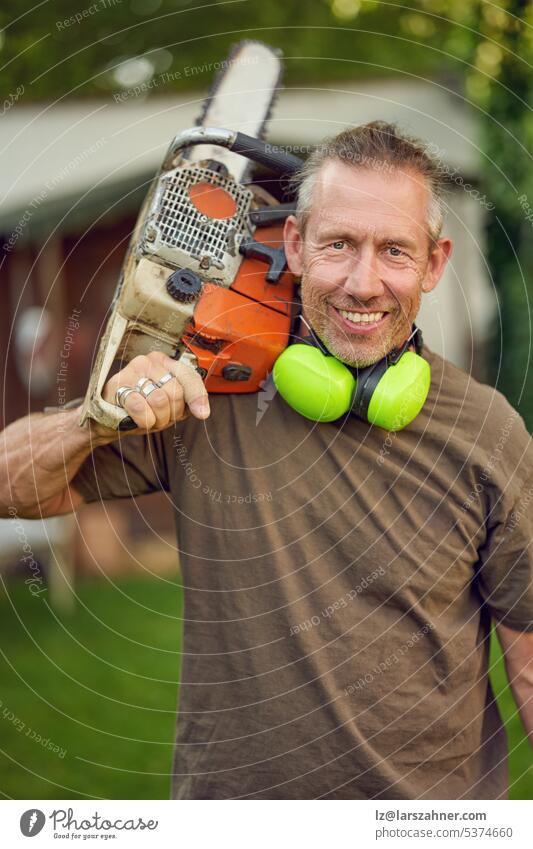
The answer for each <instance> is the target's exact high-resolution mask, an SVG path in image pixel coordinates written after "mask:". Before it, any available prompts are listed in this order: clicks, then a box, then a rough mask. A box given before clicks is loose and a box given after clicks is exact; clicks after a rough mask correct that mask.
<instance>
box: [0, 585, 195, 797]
mask: <svg viewBox="0 0 533 849" xmlns="http://www.w3.org/2000/svg"><path fill="white" fill-rule="evenodd" d="M78 594H79V603H78V606H77V610H76V612H75V614H74V615H72V616H69V617H65V618H63V619H61V618H59V617H58V616H57V615H56V614H54V612H53V611H52V610H50V608H49V607H48V606H47V605H46V604H45V603H43V599H44V596H43V597H42V598H32V597H31V596H30V594H29V593H28V591H27V589H26V588H25V587H24V586H16V587H13V585H10V589H9V598H7V597H6V596H2V597H0V669H1V672H0V680H1V682H2V683H1V686H0V699H1V700H2V703H3V704H2V706H1V707H0V748H1V750H2V751H1V753H0V790H1V791H2V793H3V794H4V795H5V796H7V797H11V798H19V799H21V798H26V799H39V798H68V799H70V798H90V797H99V798H106V799H107V798H110V799H120V798H122V799H165V798H168V796H169V777H168V776H169V772H170V770H171V756H172V746H173V740H174V730H175V718H176V704H177V691H178V678H179V651H180V644H181V620H180V615H181V590H180V587H179V578H178V577H176V579H175V582H174V583H172V582H169V581H168V579H166V580H163V579H158V580H143V579H130V580H123V579H122V580H120V581H118V582H116V584H115V585H113V584H111V583H110V582H108V581H107V580H105V579H98V580H95V581H91V582H84V583H82V584H80V585H79V587H78ZM11 713H13V714H14V715H15V719H11V718H10V714H11ZM4 714H7V715H4ZM21 723H24V727H21ZM19 728H21V730H19ZM28 728H30V729H31V731H30V732H29V734H28V733H27V732H28ZM35 734H38V735H40V737H41V740H42V741H46V739H47V738H49V739H50V743H51V745H55V746H58V747H60V749H63V750H66V754H64V755H63V756H62V757H60V755H61V754H62V752H61V751H59V752H57V751H56V752H55V753H54V751H51V750H50V749H47V748H46V747H44V746H43V744H42V742H41V743H39V742H38V741H37V739H36V738H35Z"/></svg>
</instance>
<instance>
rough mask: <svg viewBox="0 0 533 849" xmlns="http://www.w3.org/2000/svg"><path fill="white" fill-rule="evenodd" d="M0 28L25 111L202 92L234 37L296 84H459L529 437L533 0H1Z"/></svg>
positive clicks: (511, 375)
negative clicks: (477, 127)
mask: <svg viewBox="0 0 533 849" xmlns="http://www.w3.org/2000/svg"><path fill="white" fill-rule="evenodd" d="M0 27H2V28H3V31H2V32H0V58H1V59H2V64H3V90H4V92H6V93H7V92H15V91H16V90H17V86H20V83H21V82H22V83H23V84H24V95H23V99H24V102H26V103H27V102H30V101H32V100H39V101H42V100H57V99H64V98H81V97H110V96H111V95H112V94H113V93H116V92H120V91H121V90H123V89H128V88H131V87H133V86H136V85H141V84H148V83H149V84H150V88H149V91H148V92H147V94H146V96H157V95H158V94H167V95H168V94H169V93H170V92H172V91H184V90H186V89H195V88H196V89H198V88H204V87H205V85H206V83H207V81H208V79H210V78H211V77H212V72H213V63H216V62H220V60H221V59H223V58H224V57H225V56H226V55H227V52H228V49H229V47H230V45H231V44H232V43H234V42H235V41H237V40H238V39H240V38H260V39H262V40H264V41H266V42H268V43H270V44H274V45H276V46H278V47H280V48H281V49H282V50H283V52H284V54H285V59H286V62H285V64H286V72H285V80H286V82H287V84H289V85H293V86H295V85H303V86H306V85H314V84H319V83H320V82H325V81H328V82H331V81H333V80H346V79H353V78H357V77H362V76H366V77H369V76H372V77H385V78H386V77H391V76H393V75H396V76H397V75H400V76H404V77H405V78H406V79H413V77H419V78H429V79H438V80H439V81H443V80H444V81H445V82H446V83H447V84H450V83H451V84H452V85H453V87H454V88H455V89H456V90H457V91H458V92H459V93H460V94H462V95H464V96H465V98H466V99H467V101H469V102H470V103H472V104H473V106H474V108H476V109H478V110H479V113H478V114H479V116H480V121H481V125H482V130H483V135H482V142H481V148H482V151H483V170H484V175H485V185H484V187H483V189H484V191H485V192H486V193H487V197H488V198H489V199H490V200H491V201H492V202H493V203H494V204H495V205H496V209H495V210H494V212H493V213H491V216H490V220H489V221H488V234H489V239H488V258H489V264H490V267H491V270H492V275H493V281H494V285H495V287H496V291H497V293H498V298H499V304H500V316H499V318H498V321H497V327H496V329H495V337H496V340H495V345H494V351H495V354H494V363H493V365H494V381H495V382H497V385H498V386H499V388H501V389H502V391H504V392H505V393H506V394H507V396H508V397H509V398H510V400H511V402H512V403H513V404H514V405H515V406H517V407H518V409H519V410H520V412H521V413H522V414H523V415H524V416H525V418H526V420H527V422H528V425H529V426H530V428H533V392H532V391H531V389H532V386H531V376H530V369H529V368H528V366H529V359H530V347H531V346H530V335H531V316H530V306H529V294H530V291H531V283H530V280H529V273H528V270H529V268H530V267H531V261H530V260H531V252H532V248H531V243H532V239H531V236H532V235H533V231H532V226H533V223H532V220H533V169H532V168H531V154H530V151H531V142H532V136H533V119H532V116H531V110H530V104H531V90H532V68H531V64H530V63H529V62H528V61H527V60H528V57H531V56H532V55H533V53H532V50H531V48H532V46H533V0H494V2H489V1H488V0H406V2H405V4H402V3H399V2H396V0H392V2H384V0H221V2H216V0H215V2H209V1H208V2H205V0H75V2H73V0H55V1H54V0H51V2H43V3H41V4H40V5H36V6H35V7H34V8H33V9H31V10H24V9H22V8H21V5H20V2H19V0H3V3H2V8H1V10H0ZM524 196H525V200H524ZM520 198H522V200H521V201H520V200H519V199H520ZM527 204H530V207H529V210H528V206H527ZM530 213H531V214H530ZM528 215H529V217H530V218H531V219H532V220H527V216H528Z"/></svg>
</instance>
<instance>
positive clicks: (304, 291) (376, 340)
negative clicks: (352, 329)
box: [301, 277, 422, 368]
mask: <svg viewBox="0 0 533 849" xmlns="http://www.w3.org/2000/svg"><path fill="white" fill-rule="evenodd" d="M301 299H302V306H303V310H304V312H305V316H306V318H307V320H308V321H309V323H310V324H311V326H312V328H313V330H314V331H315V333H316V334H317V336H318V337H319V339H320V340H321V342H323V344H324V345H325V346H326V348H327V349H328V351H329V352H330V353H331V354H332V355H333V356H334V357H336V358H337V359H338V360H341V362H343V363H346V364H347V365H349V366H352V367H355V368H365V367H366V366H369V365H372V364H373V363H376V362H378V360H381V359H383V357H385V356H386V355H387V354H388V353H390V351H392V350H393V349H394V348H396V347H398V346H399V345H401V344H402V343H403V342H405V340H406V339H407V338H408V336H409V334H410V332H411V326H412V323H413V321H414V318H415V316H416V315H417V313H418V311H419V309H420V303H421V299H422V296H421V293H420V291H419V292H418V296H417V300H416V302H415V304H414V305H413V307H414V309H413V311H412V317H410V316H409V315H407V314H406V313H405V312H404V311H402V312H400V307H399V306H398V307H397V309H396V311H395V314H393V313H392V310H391V315H389V318H388V319H387V324H388V325H389V326H387V327H384V328H383V330H381V331H380V330H379V329H378V330H376V331H375V333H372V334H369V336H368V337H365V338H362V339H357V338H354V337H350V334H349V331H344V330H343V328H342V327H339V326H338V325H337V324H334V323H333V322H334V319H332V318H331V317H330V315H329V313H328V298H327V297H324V296H321V295H319V294H318V293H315V292H313V291H312V287H310V286H309V284H308V282H307V281H306V280H305V277H302V282H301Z"/></svg>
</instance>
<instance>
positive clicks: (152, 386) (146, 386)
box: [141, 380, 159, 398]
mask: <svg viewBox="0 0 533 849" xmlns="http://www.w3.org/2000/svg"><path fill="white" fill-rule="evenodd" d="M156 389H159V386H158V385H157V383H154V381H153V380H148V381H146V382H145V383H143V387H142V389H141V394H142V395H144V397H145V398H148V396H149V395H150V394H151V393H152V392H155V390H156Z"/></svg>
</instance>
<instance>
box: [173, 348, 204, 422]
mask: <svg viewBox="0 0 533 849" xmlns="http://www.w3.org/2000/svg"><path fill="white" fill-rule="evenodd" d="M166 367H167V369H168V371H169V372H170V373H171V374H174V375H175V376H176V377H177V379H178V380H179V382H180V383H181V386H182V387H183V398H184V401H185V403H186V404H187V406H188V407H189V409H190V411H191V413H192V414H193V416H195V417H196V418H197V419H206V418H207V417H208V416H209V414H210V412H211V410H210V407H209V396H208V394H207V390H206V388H205V386H204V382H203V380H202V378H201V377H200V375H199V374H198V372H197V371H196V369H195V368H193V366H190V365H188V363H187V362H186V361H183V362H181V361H180V360H177V361H176V360H171V359H170V357H168V359H167V361H166Z"/></svg>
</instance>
